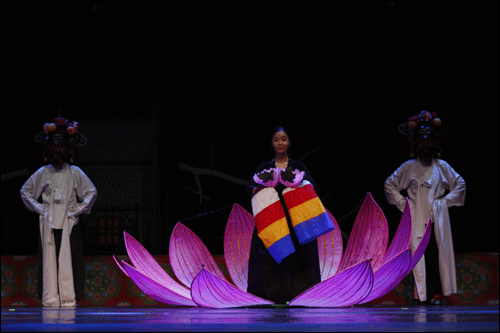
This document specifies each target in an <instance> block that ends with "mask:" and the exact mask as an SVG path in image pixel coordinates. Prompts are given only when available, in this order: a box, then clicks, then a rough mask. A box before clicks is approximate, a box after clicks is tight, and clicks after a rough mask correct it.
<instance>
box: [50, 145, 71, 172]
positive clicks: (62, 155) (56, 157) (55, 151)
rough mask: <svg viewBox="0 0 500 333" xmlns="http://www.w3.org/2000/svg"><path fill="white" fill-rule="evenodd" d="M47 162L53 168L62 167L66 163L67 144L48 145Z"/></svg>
mask: <svg viewBox="0 0 500 333" xmlns="http://www.w3.org/2000/svg"><path fill="white" fill-rule="evenodd" d="M47 154H48V160H49V162H50V164H52V165H53V166H55V167H59V168H60V167H62V166H63V164H64V163H66V162H67V161H68V159H69V158H68V144H67V143H66V142H65V141H58V142H54V141H51V142H49V143H48V147H47Z"/></svg>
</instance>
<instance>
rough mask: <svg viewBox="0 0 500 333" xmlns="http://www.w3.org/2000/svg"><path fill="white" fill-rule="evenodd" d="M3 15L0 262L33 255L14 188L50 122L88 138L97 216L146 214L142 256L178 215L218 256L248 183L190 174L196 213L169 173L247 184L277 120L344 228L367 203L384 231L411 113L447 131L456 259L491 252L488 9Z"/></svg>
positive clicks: (492, 92) (170, 9)
mask: <svg viewBox="0 0 500 333" xmlns="http://www.w3.org/2000/svg"><path fill="white" fill-rule="evenodd" d="M1 13H2V14H1V15H2V23H1V24H2V30H1V71H2V72H1V81H2V82H1V117H2V120H1V123H2V218H1V224H2V254H17V255H21V254H26V255H33V254H36V242H37V233H38V223H37V222H38V218H37V216H36V215H35V214H33V213H30V212H28V211H27V210H26V209H25V208H24V206H23V204H22V202H21V199H20V196H19V189H20V187H21V186H22V184H23V183H24V182H25V181H26V179H27V178H28V177H29V175H31V174H32V173H33V172H35V171H36V170H37V169H38V168H39V167H41V166H43V161H42V158H41V153H42V146H41V145H39V144H37V143H35V142H34V141H33V137H34V136H35V134H36V133H37V132H39V131H41V130H42V125H43V123H45V122H50V121H52V119H53V118H54V117H57V116H58V115H59V113H60V112H62V116H63V117H65V118H68V119H69V120H70V121H73V120H76V121H78V122H80V132H81V133H83V134H84V135H85V136H86V137H87V138H88V139H89V143H88V144H87V145H86V146H84V147H81V148H79V149H78V152H77V154H78V155H77V160H76V162H75V164H77V165H78V166H80V167H81V168H82V169H83V170H84V171H85V172H86V173H87V175H89V177H90V178H91V179H92V181H93V182H94V184H95V185H96V187H97V188H98V191H99V197H98V200H97V202H96V204H95V205H94V209H93V212H100V213H102V212H106V211H108V212H109V211H127V210H129V211H133V210H135V211H136V212H138V211H140V213H138V215H137V216H138V218H137V221H138V225H137V226H136V228H135V229H133V230H132V233H133V235H134V236H136V237H137V238H138V239H140V240H141V242H142V243H143V244H144V245H145V246H146V247H147V249H148V250H149V251H151V253H153V254H166V253H168V252H167V251H168V239H169V237H170V233H171V231H172V228H173V227H174V225H175V223H176V222H177V221H183V223H184V224H185V225H187V226H188V227H190V228H191V229H192V230H193V231H194V232H195V233H196V234H197V235H198V236H200V237H201V238H202V239H203V241H204V242H205V244H207V246H208V247H209V249H210V250H211V251H212V253H213V254H221V253H222V237H223V233H224V227H225V224H226V221H227V218H228V216H229V213H230V208H231V205H232V204H233V203H235V202H236V203H239V204H241V205H243V206H244V207H245V208H246V209H248V210H249V211H251V207H250V205H249V200H250V198H249V196H248V195H247V194H246V193H245V186H243V185H238V184H235V183H232V182H230V181H227V180H225V179H222V178H219V177H216V176H200V184H201V186H202V189H203V195H204V196H205V197H206V198H205V199H202V200H201V203H200V197H199V195H197V194H196V193H194V191H197V188H198V187H197V183H196V181H195V176H194V175H193V174H190V173H189V172H186V171H185V170H182V169H181V168H179V164H180V163H183V164H185V165H189V166H192V167H198V168H205V169H212V170H216V171H219V172H222V173H224V174H226V175H230V176H233V177H237V178H239V179H250V178H251V177H252V175H253V172H254V170H255V168H256V167H257V166H258V165H259V164H260V163H261V162H263V161H266V160H269V159H271V158H272V157H273V151H272V149H271V147H270V136H271V134H272V130H273V129H274V127H276V126H277V125H284V126H285V127H287V128H288V129H289V130H290V136H291V140H292V146H291V151H290V156H291V157H292V158H295V159H301V158H303V157H304V156H305V157H304V159H303V162H304V163H305V164H306V165H307V166H308V168H309V170H310V172H311V174H312V176H313V177H314V178H315V180H316V182H317V184H318V194H319V196H320V197H322V198H323V202H324V204H325V206H326V207H327V208H328V209H329V210H330V211H331V212H332V214H333V215H334V216H335V217H336V218H337V220H338V221H339V224H340V227H341V229H342V230H343V231H344V232H345V233H346V234H349V232H350V231H351V228H352V224H353V223H354V219H355V217H356V214H357V211H358V210H359V205H360V204H361V202H362V200H363V199H364V197H365V195H366V192H371V193H372V195H373V196H374V198H375V200H376V202H377V203H378V204H379V206H380V207H381V208H382V210H383V211H384V213H385V215H386V217H387V219H388V221H389V227H390V231H391V235H392V234H393V233H394V232H395V230H396V228H397V225H398V223H399V219H400V217H401V213H400V212H399V211H398V210H397V208H396V207H394V206H390V205H388V204H387V201H386V199H385V195H384V191H383V184H384V181H385V179H386V178H387V177H388V176H389V175H390V174H391V173H392V172H393V171H394V170H396V168H397V167H399V165H401V164H402V163H403V162H404V161H405V160H407V159H408V158H409V144H408V142H407V140H406V138H405V137H404V136H403V135H402V134H400V133H399V132H398V131H397V127H398V125H399V124H401V123H403V122H405V121H406V119H407V118H408V117H410V116H412V115H414V114H416V113H418V112H420V111H421V110H423V109H426V110H429V111H432V112H437V114H438V116H440V117H441V118H442V121H443V126H446V127H449V128H451V129H452V130H453V132H452V134H451V135H450V136H448V137H445V138H444V139H443V141H442V143H441V146H442V148H443V153H442V159H444V160H446V161H447V162H449V163H450V164H451V166H452V167H453V168H454V169H455V170H456V171H457V172H458V173H459V174H461V175H462V176H463V178H464V179H465V181H466V183H467V196H466V201H465V206H464V207H453V208H451V210H450V215H451V223H452V230H453V239H454V245H455V251H456V252H498V251H499V248H498V229H499V228H498V225H499V223H498V221H499V216H498V202H499V195H498V189H499V181H498V170H499V149H498V142H499V140H498V139H499V135H498V126H499V116H498V111H499V105H498V91H499V85H498V77H499V76H498V74H499V73H498V56H499V54H498V45H499V40H498V31H499V27H498V14H499V13H498V2H497V1H455V2H448V1H429V2H427V1H355V2H353V1H321V2H320V1H305V2H303V1H288V2H274V1H268V2H250V1H232V2H222V1H201V2H199V1H172V2H153V1H128V2H121V1H117V2H102V1H97V2H91V1H14V2H11V1H2V2H1ZM60 110H61V111H60ZM318 148H319V149H318ZM309 152H312V153H310V154H308V153H309ZM307 154H308V155H307ZM306 155H307V156H306ZM207 199H209V200H207ZM214 210H217V211H216V212H214V213H210V214H205V213H209V212H212V211H214ZM200 214H205V215H202V216H200V217H195V218H192V217H194V216H198V215H200ZM83 223H85V221H83ZM85 244H86V245H85V251H86V253H88V254H92V253H94V254H95V252H96V251H97V250H96V249H97V248H98V247H95V246H94V245H93V244H94V243H92V240H90V241H88V242H86V243H85ZM344 246H345V243H344ZM102 251H103V252H104V253H102V254H111V253H112V251H111V252H108V250H102Z"/></svg>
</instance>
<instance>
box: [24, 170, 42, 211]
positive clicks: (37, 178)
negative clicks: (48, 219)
mask: <svg viewBox="0 0 500 333" xmlns="http://www.w3.org/2000/svg"><path fill="white" fill-rule="evenodd" d="M42 179H43V169H42V168H40V169H38V170H37V171H36V172H35V173H34V174H32V175H31V176H30V177H29V178H28V180H27V181H26V182H25V183H24V185H23V186H22V187H21V191H20V192H21V199H22V200H23V203H24V206H25V207H26V209H28V210H29V211H31V212H34V213H37V214H39V215H42V214H43V204H41V203H40V202H38V198H39V197H40V195H41V194H42V187H43V186H42Z"/></svg>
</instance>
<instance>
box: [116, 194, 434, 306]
mask: <svg viewBox="0 0 500 333" xmlns="http://www.w3.org/2000/svg"><path fill="white" fill-rule="evenodd" d="M328 214H329V215H330V217H331V218H332V221H333V222H334V225H335V227H336V228H335V229H334V230H333V231H331V232H330V233H328V234H326V235H323V236H321V237H319V238H318V250H319V251H318V254H319V263H320V268H321V282H320V283H318V284H317V285H315V286H313V287H312V288H310V289H308V290H306V291H305V292H303V293H302V294H300V295H298V296H297V297H295V298H294V299H293V300H291V301H290V303H289V306H307V307H346V306H351V305H355V304H363V303H367V302H370V301H372V300H374V299H377V298H379V297H381V296H383V295H385V294H387V293H388V292H390V291H391V290H392V289H393V288H394V287H396V286H397V285H398V284H399V283H400V282H401V281H402V280H403V279H404V278H405V277H406V275H408V273H409V272H410V271H411V270H412V269H413V267H415V265H416V264H417V262H418V261H419V260H420V258H421V257H422V255H423V253H424V251H425V248H426V247H427V244H428V242H429V238H430V233H431V230H432V229H431V228H432V226H431V223H430V220H429V223H428V224H427V227H426V230H425V233H424V236H423V237H422V241H421V242H420V244H419V246H418V248H417V249H416V251H415V253H413V254H412V253H411V250H410V247H409V244H410V236H411V229H412V218H411V211H410V205H409V204H408V201H407V203H406V207H405V210H404V212H403V216H402V218H401V221H400V224H399V227H398V230H397V231H396V234H395V236H394V239H393V240H392V243H391V244H390V246H389V247H387V245H388V238H389V230H388V226H387V221H386V218H385V216H384V214H383V212H382V210H381V209H380V207H379V206H378V205H377V204H376V202H375V200H373V197H372V195H371V194H370V193H368V194H367V196H366V198H365V201H364V202H363V205H362V207H361V209H360V211H359V213H358V216H357V217H356V221H355V223H354V226H353V230H352V232H351V236H350V238H349V242H348V244H347V247H346V251H345V254H344V255H343V253H342V250H343V243H342V235H341V232H340V228H339V227H338V223H337V221H336V220H335V218H334V217H333V215H331V214H330V212H328ZM254 227H255V219H254V217H253V215H252V214H250V213H249V212H248V211H246V210H245V209H244V208H243V207H241V206H240V205H238V204H234V206H233V209H232V211H231V214H230V215H229V219H228V222H227V225H226V230H225V233H224V257H225V260H226V266H227V270H228V272H229V276H230V278H231V280H232V281H228V280H227V279H226V277H225V276H224V274H223V273H222V272H221V270H220V269H219V267H218V266H217V264H216V263H215V260H214V258H213V257H212V255H211V254H210V252H209V251H208V249H207V248H206V246H205V245H204V244H203V242H202V241H201V240H200V239H199V238H198V236H196V235H195V234H194V233H193V232H192V231H191V230H190V229H189V228H187V227H186V226H184V225H183V224H181V223H177V225H176V226H175V228H174V230H173V232H172V235H171V237H170V247H169V257H170V263H171V266H172V269H173V271H174V274H175V276H176V278H177V280H178V281H180V283H179V282H177V281H176V280H174V279H173V278H172V277H171V276H170V275H169V274H168V273H167V272H165V270H163V269H162V268H161V266H160V265H159V264H158V262H156V260H154V258H153V256H151V254H149V253H148V252H147V250H146V249H145V248H144V247H143V246H142V245H141V244H140V243H139V242H137V241H136V240H135V239H134V238H133V237H132V236H130V235H129V234H128V233H126V232H124V237H125V246H126V248H127V252H128V255H129V257H130V260H131V262H132V264H133V266H132V265H130V264H128V263H126V262H125V261H123V260H118V259H117V258H116V257H114V259H115V261H116V263H117V265H118V266H119V267H120V269H121V270H122V271H123V273H124V274H126V275H127V276H128V277H130V278H131V279H132V280H133V281H134V282H135V283H136V284H137V286H138V287H139V288H140V289H141V290H142V291H143V292H144V293H145V294H147V295H149V296H150V297H151V298H153V299H155V300H157V301H159V302H162V303H167V304H171V305H178V306H201V307H208V308H232V307H243V306H258V305H273V304H274V303H273V302H271V301H269V300H265V299H262V298H260V297H257V296H254V295H252V294H249V293H247V292H246V290H247V287H248V259H249V254H250V244H251V238H252V232H253V229H254Z"/></svg>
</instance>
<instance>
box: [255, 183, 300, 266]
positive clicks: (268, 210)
mask: <svg viewBox="0 0 500 333" xmlns="http://www.w3.org/2000/svg"><path fill="white" fill-rule="evenodd" d="M252 210H253V215H254V216H255V222H256V225H257V232H258V235H259V238H260V239H262V242H263V243H264V245H265V246H266V248H267V249H268V251H269V253H270V254H271V256H272V257H273V258H274V260H276V262H277V263H278V264H279V263H281V261H282V260H283V259H284V258H286V257H287V256H288V255H290V254H292V253H293V252H295V247H294V246H293V242H292V237H291V236H290V230H289V228H288V223H287V221H286V216H285V211H284V210H283V206H281V201H280V198H279V195H278V192H276V190H275V189H274V188H272V187H266V188H264V189H262V190H261V191H259V192H258V193H257V194H255V195H254V196H253V198H252Z"/></svg>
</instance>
